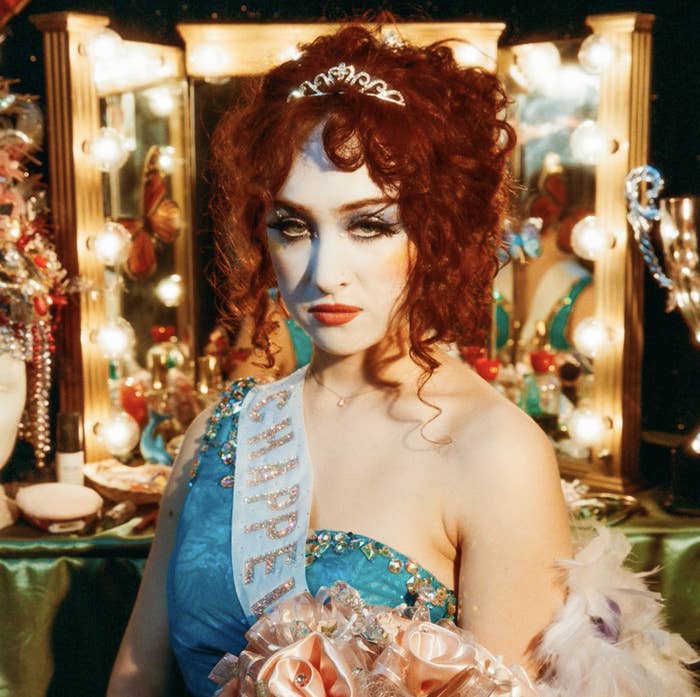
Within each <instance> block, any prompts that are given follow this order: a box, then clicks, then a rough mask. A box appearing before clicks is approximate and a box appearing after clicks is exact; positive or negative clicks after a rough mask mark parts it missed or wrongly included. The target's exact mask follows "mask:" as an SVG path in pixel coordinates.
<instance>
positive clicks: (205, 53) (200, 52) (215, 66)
mask: <svg viewBox="0 0 700 697" xmlns="http://www.w3.org/2000/svg"><path fill="white" fill-rule="evenodd" d="M225 58H226V55H225V53H224V50H223V49H222V48H221V46H216V45H212V44H201V45H199V46H197V47H196V48H195V49H194V50H193V51H192V53H190V54H189V55H188V57H187V61H188V64H189V68H190V69H189V72H190V73H192V74H195V75H204V76H216V75H220V74H221V66H222V64H223V63H224V62H225Z"/></svg>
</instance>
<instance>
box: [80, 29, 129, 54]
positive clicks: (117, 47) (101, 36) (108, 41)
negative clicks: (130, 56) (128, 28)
mask: <svg viewBox="0 0 700 697" xmlns="http://www.w3.org/2000/svg"><path fill="white" fill-rule="evenodd" d="M121 49H122V39H121V36H119V34H117V32H116V31H113V30H112V29H107V28H106V27H105V28H104V29H102V30H101V31H99V32H98V33H97V34H95V35H94V36H93V37H92V38H91V39H90V41H88V42H87V44H85V54H86V55H87V57H88V58H89V59H90V60H91V61H95V62H97V61H100V62H102V61H105V62H106V61H109V60H113V59H115V58H116V57H117V56H118V55H119V52H120V51H121Z"/></svg>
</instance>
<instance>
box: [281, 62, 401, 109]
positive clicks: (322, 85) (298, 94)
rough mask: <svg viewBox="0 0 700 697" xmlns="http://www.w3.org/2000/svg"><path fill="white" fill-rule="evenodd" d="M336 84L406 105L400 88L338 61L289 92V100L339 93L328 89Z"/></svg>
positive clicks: (386, 100)
mask: <svg viewBox="0 0 700 697" xmlns="http://www.w3.org/2000/svg"><path fill="white" fill-rule="evenodd" d="M336 85H341V86H342V85H351V86H352V87H355V88H356V89H357V90H358V91H359V92H360V93H361V94H366V95H367V96H368V97H375V98H376V99H381V100H382V101H383V102H391V103H392V104H398V105H399V106H406V101H405V100H404V98H403V94H401V92H399V91H398V90H393V89H390V88H389V85H387V83H386V81H385V80H380V79H379V78H374V77H372V76H371V75H370V74H369V73H367V72H365V71H364V70H360V71H359V72H358V71H356V70H355V66H354V65H345V63H338V65H334V66H333V67H332V68H328V70H327V71H326V72H325V73H319V74H318V75H316V76H315V77H314V78H313V80H304V82H302V83H301V85H299V87H297V88H295V89H293V90H292V91H291V92H290V93H289V96H288V97H287V101H288V102H289V101H291V100H293V99H301V98H302V97H324V96H327V95H329V94H337V93H338V90H329V89H328V88H331V87H334V86H336ZM340 92H343V90H340Z"/></svg>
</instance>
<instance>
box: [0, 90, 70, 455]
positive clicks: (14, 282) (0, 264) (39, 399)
mask: <svg viewBox="0 0 700 697" xmlns="http://www.w3.org/2000/svg"><path fill="white" fill-rule="evenodd" d="M9 88H10V81H9V80H4V79H2V78H0V143H1V144H0V201H1V203H0V353H8V354H9V355H10V356H11V357H12V358H14V359H16V360H19V361H26V362H27V363H29V365H30V370H29V372H28V385H27V388H28V389H27V405H26V409H25V412H24V416H23V417H22V422H21V423H20V427H19V437H20V438H22V439H24V440H27V441H29V442H30V443H31V444H32V447H33V449H34V455H35V460H36V466H37V467H43V465H44V463H45V459H46V456H47V454H48V453H49V451H50V450H51V436H50V432H49V388H50V384H51V367H52V355H53V352H54V348H55V347H54V338H53V335H54V329H55V326H56V325H57V323H58V310H59V309H60V307H61V306H62V305H64V304H65V302H66V301H65V293H66V292H67V291H68V281H67V280H66V271H65V269H64V268H63V267H62V266H61V264H60V262H59V260H58V257H57V255H56V252H55V249H54V247H53V245H52V244H51V242H49V240H48V238H47V231H46V222H45V219H46V207H45V203H44V200H45V193H44V191H43V190H41V188H40V186H39V183H38V176H30V174H29V172H28V170H27V167H26V162H27V161H31V160H33V158H32V152H34V151H35V150H37V149H38V148H39V146H40V145H41V134H42V131H43V119H42V115H41V111H40V110H39V108H38V107H37V106H36V103H35V99H34V98H33V97H30V96H28V95H21V94H15V93H13V92H10V89H9Z"/></svg>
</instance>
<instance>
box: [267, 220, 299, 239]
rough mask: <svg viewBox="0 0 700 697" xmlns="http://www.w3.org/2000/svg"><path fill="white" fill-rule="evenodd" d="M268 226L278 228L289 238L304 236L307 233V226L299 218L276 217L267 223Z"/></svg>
mask: <svg viewBox="0 0 700 697" xmlns="http://www.w3.org/2000/svg"><path fill="white" fill-rule="evenodd" d="M268 226H269V227H271V228H272V229H273V230H278V231H279V232H281V233H282V235H283V236H284V237H286V238H287V239H290V240H296V239H299V238H301V237H306V236H307V235H308V234H309V226H308V225H307V224H306V222H305V221H304V220H302V219H301V218H293V217H284V218H276V219H275V220H273V221H272V222H271V223H268Z"/></svg>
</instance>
